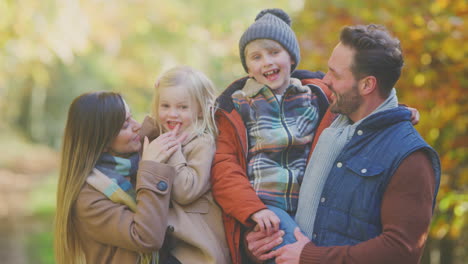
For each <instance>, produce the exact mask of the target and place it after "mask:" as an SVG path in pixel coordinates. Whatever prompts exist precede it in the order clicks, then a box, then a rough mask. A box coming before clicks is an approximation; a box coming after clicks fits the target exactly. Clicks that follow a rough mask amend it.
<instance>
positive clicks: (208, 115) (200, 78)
mask: <svg viewBox="0 0 468 264" xmlns="http://www.w3.org/2000/svg"><path fill="white" fill-rule="evenodd" d="M174 86H180V87H185V88H186V89H187V92H188V94H189V95H190V97H191V98H192V100H193V101H194V102H195V103H196V104H197V105H198V107H199V109H200V111H201V117H200V118H195V120H193V127H194V129H195V132H196V133H198V134H203V133H207V134H209V135H211V136H212V137H213V138H215V137H216V136H217V135H218V129H217V127H216V123H215V120H214V110H215V109H214V108H215V100H216V94H215V88H214V85H213V82H212V81H211V80H210V79H209V78H208V77H206V75H205V74H203V73H202V72H200V71H198V70H195V69H193V68H192V67H189V66H177V67H174V68H172V69H170V70H168V71H166V72H165V73H163V74H162V75H161V76H160V77H159V79H158V81H157V82H156V85H155V92H154V100H153V116H154V120H155V121H156V120H157V117H158V116H159V109H158V105H159V93H160V91H161V89H165V88H170V87H174ZM156 123H157V125H158V126H159V131H162V127H161V124H159V122H157V121H156Z"/></svg>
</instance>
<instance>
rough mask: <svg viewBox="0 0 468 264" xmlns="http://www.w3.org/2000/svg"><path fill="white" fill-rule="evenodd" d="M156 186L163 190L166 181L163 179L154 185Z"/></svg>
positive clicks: (165, 186) (165, 187) (165, 188)
mask: <svg viewBox="0 0 468 264" xmlns="http://www.w3.org/2000/svg"><path fill="white" fill-rule="evenodd" d="M156 188H158V190H160V191H162V192H163V191H165V190H167V183H166V182H165V181H160V182H158V184H157V185H156Z"/></svg>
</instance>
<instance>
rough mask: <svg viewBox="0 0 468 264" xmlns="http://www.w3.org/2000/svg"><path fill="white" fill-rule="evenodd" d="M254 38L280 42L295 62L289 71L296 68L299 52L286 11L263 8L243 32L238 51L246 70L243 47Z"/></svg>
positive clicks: (299, 58)
mask: <svg viewBox="0 0 468 264" xmlns="http://www.w3.org/2000/svg"><path fill="white" fill-rule="evenodd" d="M256 39H271V40H274V41H276V42H278V43H279V44H281V46H283V48H285V49H286V50H287V51H288V53H289V55H290V56H291V59H292V60H293V61H294V62H295V63H294V64H293V65H291V72H293V71H294V70H295V69H296V66H297V65H298V64H299V61H300V60H301V54H300V51H299V44H298V42H297V38H296V34H294V31H293V30H292V29H291V18H290V17H289V16H288V14H286V12H284V11H283V10H282V9H279V8H272V9H264V10H262V11H261V12H260V13H258V15H257V17H256V18H255V22H254V23H253V24H252V25H250V27H249V28H247V30H246V31H245V32H244V34H243V35H242V37H241V39H240V41H239V53H240V58H241V61H242V66H244V70H245V71H246V72H248V69H247V64H246V63H245V47H246V46H247V44H249V42H251V41H254V40H256Z"/></svg>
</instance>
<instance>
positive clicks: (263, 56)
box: [245, 39, 294, 94]
mask: <svg viewBox="0 0 468 264" xmlns="http://www.w3.org/2000/svg"><path fill="white" fill-rule="evenodd" d="M245 62H246V64H247V69H248V70H249V76H250V77H253V78H254V79H255V80H257V82H259V83H261V84H264V85H267V86H268V87H270V88H271V89H272V90H273V91H274V92H275V93H276V94H283V93H284V91H285V90H286V88H288V86H289V83H290V78H291V65H292V64H294V61H292V59H291V56H290V55H289V53H288V52H287V51H286V50H285V49H284V48H283V46H281V45H280V44H279V43H278V42H276V41H273V40H269V39H257V40H254V41H252V42H250V43H249V44H247V46H246V47H245Z"/></svg>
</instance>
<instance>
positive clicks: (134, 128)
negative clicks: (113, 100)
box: [107, 101, 141, 157]
mask: <svg viewBox="0 0 468 264" xmlns="http://www.w3.org/2000/svg"><path fill="white" fill-rule="evenodd" d="M124 104H125V122H124V123H123V125H122V128H121V129H120V132H119V134H118V135H117V137H115V139H114V140H113V141H112V143H111V144H110V146H109V148H108V149H107V152H109V153H110V154H111V155H114V156H120V157H125V156H128V155H130V154H132V153H135V152H138V151H140V149H141V141H140V136H139V135H138V131H139V130H140V128H141V124H140V123H138V122H137V121H135V119H133V118H132V114H131V113H130V109H129V107H128V105H127V103H126V102H125V101H124Z"/></svg>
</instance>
